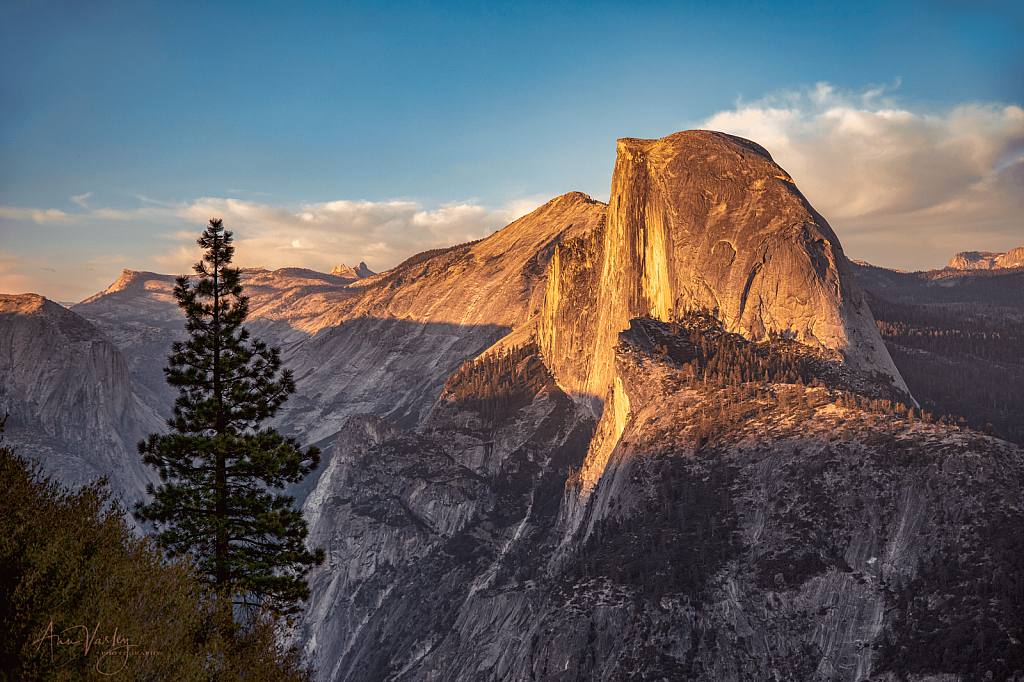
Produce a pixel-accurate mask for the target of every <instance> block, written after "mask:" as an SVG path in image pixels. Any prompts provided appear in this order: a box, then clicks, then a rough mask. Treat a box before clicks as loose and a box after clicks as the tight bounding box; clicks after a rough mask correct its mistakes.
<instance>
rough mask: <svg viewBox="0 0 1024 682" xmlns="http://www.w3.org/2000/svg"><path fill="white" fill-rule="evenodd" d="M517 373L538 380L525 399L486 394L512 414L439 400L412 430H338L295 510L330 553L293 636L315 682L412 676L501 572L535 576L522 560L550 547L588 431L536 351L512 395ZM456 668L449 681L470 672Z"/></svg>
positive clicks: (370, 425) (369, 420)
mask: <svg viewBox="0 0 1024 682" xmlns="http://www.w3.org/2000/svg"><path fill="white" fill-rule="evenodd" d="M531 363H532V365H531ZM526 365H531V367H532V371H534V372H540V373H541V374H543V375H544V376H542V377H541V381H539V382H537V384H536V386H537V388H535V389H534V390H525V389H524V390H519V391H518V393H519V394H518V395H517V396H509V395H503V396H492V397H493V398H495V401H494V404H499V403H501V404H503V405H508V404H509V402H508V401H509V400H510V399H511V400H512V401H513V403H514V404H515V405H521V407H519V408H518V409H515V410H512V411H510V412H508V413H507V414H504V415H503V416H502V417H501V418H499V419H495V418H493V417H490V416H488V415H489V414H491V410H490V409H489V408H488V406H487V405H488V404H490V403H487V401H483V402H480V401H474V400H473V399H472V398H471V397H469V396H468V395H466V394H465V392H461V391H453V390H449V391H446V393H445V394H444V395H443V396H442V397H441V399H440V400H439V401H438V404H437V405H436V407H435V409H434V410H433V411H432V413H431V415H430V416H429V418H428V419H427V420H426V422H425V426H424V429H423V431H422V433H419V434H417V433H412V432H409V431H405V430H403V429H399V428H397V427H395V426H394V425H392V424H390V423H388V422H385V421H383V420H381V419H379V418H377V417H374V416H371V415H357V416H354V417H352V418H351V419H350V420H349V421H348V423H347V424H346V426H345V428H344V429H343V430H342V431H341V433H340V434H339V436H338V439H337V440H336V441H335V444H334V446H333V447H332V449H331V452H330V463H329V465H328V467H327V468H326V470H325V471H324V473H323V475H322V476H321V477H320V481H319V484H318V485H317V488H316V490H315V491H314V492H313V493H312V494H311V495H310V496H309V497H308V498H307V501H306V504H305V506H304V509H303V511H304V513H305V514H306V516H307V518H308V519H309V523H310V536H309V542H310V545H311V546H317V547H323V548H324V549H325V550H326V552H327V562H326V563H325V564H324V565H323V566H322V567H320V568H317V569H314V571H313V573H312V574H311V576H310V588H311V590H312V596H311V597H310V600H309V604H310V607H309V608H308V609H307V610H306V612H305V614H304V616H303V618H302V621H301V623H300V624H299V626H298V630H297V632H296V635H295V636H296V640H297V643H299V644H301V645H302V647H303V649H304V651H305V653H306V655H307V658H308V660H309V661H310V662H311V663H313V664H314V665H315V667H316V668H317V670H318V671H319V672H318V679H321V680H336V679H344V680H351V681H356V680H382V679H391V678H394V677H396V676H401V675H403V674H408V673H409V671H411V670H416V669H418V668H419V667H420V665H421V663H422V659H424V657H425V656H428V655H429V654H431V653H432V652H433V651H434V649H435V648H436V646H437V645H438V644H439V643H441V642H442V641H444V640H445V638H447V637H449V636H450V635H451V634H452V632H453V630H452V628H453V627H454V626H455V624H456V621H457V619H458V618H459V617H460V614H461V613H462V612H461V611H460V608H459V606H460V605H476V604H477V603H478V600H479V599H480V598H482V597H483V595H486V594H490V593H491V590H492V588H493V586H494V585H495V584H501V583H504V582H505V581H507V580H508V579H509V578H510V577H511V576H509V575H508V574H507V571H508V570H509V568H510V567H513V568H514V570H516V571H517V573H516V579H519V580H522V579H525V578H526V577H528V575H530V574H532V573H533V572H534V571H535V570H536V569H538V568H539V566H537V565H533V566H531V565H529V561H528V555H530V554H533V555H535V556H537V557H540V556H543V554H544V553H545V552H546V551H550V548H551V547H552V546H553V543H554V542H555V540H556V538H555V537H554V535H553V534H552V532H553V528H554V521H555V519H556V517H557V508H558V504H559V500H560V499H561V496H562V488H563V485H564V482H565V479H566V477H567V476H568V475H569V474H570V473H571V471H572V469H573V468H574V467H578V466H579V464H580V462H581V461H582V458H583V454H584V452H585V450H586V443H587V442H588V441H589V438H590V434H591V432H592V428H593V422H592V420H591V419H590V418H589V415H588V414H587V413H586V412H585V411H582V410H580V409H579V407H578V406H577V405H575V404H574V403H573V402H572V400H570V399H569V397H568V396H566V395H565V394H564V393H563V392H562V391H561V390H559V389H558V388H557V387H556V386H555V385H554V382H553V381H552V380H551V379H550V375H549V374H547V373H546V370H544V369H543V366H542V365H541V364H540V360H539V358H538V357H537V356H536V355H532V354H531V355H528V356H527V357H525V358H524V359H522V360H521V361H517V362H516V363H515V364H513V365H510V366H507V367H505V368H504V372H503V373H500V377H499V378H500V382H499V384H500V385H501V386H504V387H506V388H507V387H510V386H515V384H516V380H515V379H516V376H517V375H519V374H520V373H525V372H526ZM544 377H546V378H544ZM520 388H523V387H520ZM458 395H462V398H460V397H458ZM513 556H515V557H517V558H516V559H515V560H513V559H512V557H513ZM474 608H475V606H474ZM465 648H466V653H467V654H471V655H478V654H479V653H480V649H479V648H478V647H476V646H473V645H468V646H467V647H465ZM459 670H461V673H460V672H458V671H457V670H456V669H452V670H451V671H450V673H451V674H453V675H458V674H462V675H466V674H470V675H471V676H472V673H471V672H469V670H471V669H461V668H460V669H459ZM460 679H469V678H465V677H463V678H460Z"/></svg>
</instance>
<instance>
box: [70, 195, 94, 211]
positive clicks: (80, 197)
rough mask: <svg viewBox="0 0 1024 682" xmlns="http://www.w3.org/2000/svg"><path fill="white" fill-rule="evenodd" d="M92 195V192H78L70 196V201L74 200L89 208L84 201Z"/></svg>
mask: <svg viewBox="0 0 1024 682" xmlns="http://www.w3.org/2000/svg"><path fill="white" fill-rule="evenodd" d="M91 196H92V192H86V193H85V194H79V195H78V196H74V197H71V201H73V202H75V203H76V204H78V205H79V206H81V207H82V208H89V205H88V204H87V203H85V200H86V199H88V198H89V197H91Z"/></svg>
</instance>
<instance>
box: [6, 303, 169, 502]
mask: <svg viewBox="0 0 1024 682" xmlns="http://www.w3.org/2000/svg"><path fill="white" fill-rule="evenodd" d="M0 415H9V417H8V421H7V426H6V433H5V434H4V437H5V441H6V442H7V443H9V444H12V445H14V446H15V447H16V448H17V451H18V452H19V453H20V454H22V455H26V456H28V457H30V458H33V459H35V460H37V461H39V462H40V463H41V464H42V465H43V467H44V470H45V472H46V473H47V474H48V475H51V476H54V477H55V478H56V479H57V480H59V481H60V482H62V483H64V484H65V485H70V486H80V485H83V484H85V483H88V482H89V481H92V480H96V479H98V478H100V477H102V476H108V477H110V484H111V488H112V489H113V490H114V491H115V492H117V493H122V494H124V495H125V498H126V501H127V502H130V501H132V500H137V499H141V498H142V496H143V494H144V491H145V487H146V484H147V483H148V482H150V481H152V480H155V477H154V476H153V475H152V474H151V473H150V472H148V471H147V470H146V468H145V467H143V465H142V463H141V461H140V460H139V456H138V454H137V452H136V449H135V447H136V443H137V441H138V440H140V439H141V437H142V436H143V429H144V428H146V427H152V426H154V424H155V423H156V422H157V421H158V420H157V419H156V418H155V417H154V416H153V415H150V414H147V412H146V411H145V409H144V407H143V406H141V405H137V404H136V399H135V395H134V393H133V392H132V385H131V380H130V378H129V374H128V367H127V365H126V364H125V361H124V358H123V357H122V355H121V353H120V351H119V350H118V348H117V346H116V345H114V343H113V342H112V341H111V340H110V339H109V338H107V337H106V336H105V335H104V334H103V333H102V332H100V331H99V330H98V329H96V327H94V326H93V325H92V324H90V323H89V322H88V321H86V320H84V319H83V318H81V317H80V316H78V315H76V314H75V313H73V312H71V311H69V310H66V309H65V308H64V307H63V306H61V305H58V304H56V303H54V302H53V301H49V300H47V299H45V298H43V297H42V296H38V295H36V294H24V295H20V296H11V295H0Z"/></svg>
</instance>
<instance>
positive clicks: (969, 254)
mask: <svg viewBox="0 0 1024 682" xmlns="http://www.w3.org/2000/svg"><path fill="white" fill-rule="evenodd" d="M946 267H947V268H948V269H950V270H993V269H995V268H1020V267H1024V246H1018V247H1017V248H1016V249H1011V250H1010V251H1007V252H1006V253H993V252H991V251H961V252H960V253H958V254H956V255H955V256H953V257H952V258H950V259H949V262H948V263H946Z"/></svg>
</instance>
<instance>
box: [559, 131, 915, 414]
mask: <svg viewBox="0 0 1024 682" xmlns="http://www.w3.org/2000/svg"><path fill="white" fill-rule="evenodd" d="M576 247H577V248H576V251H575V253H573V254H570V253H569V252H568V249H567V246H566V245H563V246H562V247H561V248H563V249H566V250H565V251H564V252H563V253H559V254H557V257H556V258H555V259H554V260H553V262H552V268H553V272H552V277H551V278H550V280H549V283H548V289H547V293H548V296H547V298H546V300H545V310H544V318H543V322H542V333H541V338H542V344H543V346H544V349H545V351H546V353H547V354H548V355H550V356H551V357H552V358H555V359H554V360H553V365H554V369H555V371H556V373H557V374H558V375H559V379H560V380H561V381H563V383H565V384H566V386H568V387H569V388H570V389H571V390H572V391H574V392H576V393H581V394H587V395H591V396H596V397H598V398H600V397H603V396H605V395H607V394H608V390H609V385H610V378H611V375H612V364H611V363H612V353H611V349H612V347H613V346H614V345H615V342H616V337H617V335H618V333H619V332H620V331H622V330H623V329H625V328H626V327H627V326H628V322H629V320H630V319H632V318H634V317H645V316H651V317H654V318H656V319H660V320H663V321H669V320H670V319H673V318H674V317H677V316H678V315H680V314H681V313H683V312H686V311H691V310H700V309H707V310H710V311H711V312H713V314H714V315H715V316H716V317H718V319H720V320H721V321H722V322H723V324H724V325H725V327H726V329H727V330H728V331H731V332H736V333H740V334H742V335H743V336H745V337H747V338H749V339H751V340H755V341H758V340H762V339H765V338H766V337H768V336H769V335H770V334H771V333H773V332H774V333H777V334H779V335H781V336H784V337H787V338H792V339H795V340H797V341H800V342H801V343H804V344H807V345H810V346H815V347H818V348H821V349H824V350H827V351H832V352H834V353H836V354H837V355H838V356H840V357H842V358H843V359H844V360H845V361H846V362H847V363H848V364H849V365H850V366H851V367H853V368H854V369H856V370H858V371H860V372H862V373H865V374H868V375H871V374H877V375H881V376H883V377H885V378H887V379H889V380H891V381H892V382H893V383H894V385H895V386H896V387H897V388H899V389H901V390H903V391H906V386H905V385H904V384H903V380H902V379H901V378H900V376H899V372H898V371H897V370H896V367H895V366H894V365H893V363H892V360H891V359H890V358H889V355H888V353H887V352H886V350H885V347H884V345H883V344H882V341H881V338H880V337H879V334H878V330H877V328H876V327H875V323H874V319H873V318H872V316H871V312H870V310H869V309H868V307H867V303H866V302H865V299H864V296H863V293H862V292H861V290H860V287H859V286H858V285H857V282H856V281H855V280H854V277H853V274H852V272H851V270H850V265H849V263H848V262H847V259H846V256H845V254H844V253H843V250H842V247H841V246H840V244H839V240H838V238H837V237H836V235H835V233H834V232H833V231H832V228H831V227H829V225H828V223H827V222H826V221H825V219H824V218H822V217H821V215H820V214H818V212H817V211H815V210H814V209H813V208H812V207H811V206H810V204H808V203H807V200H806V199H805V198H804V197H803V195H802V194H800V191H799V190H798V189H797V188H796V186H795V185H794V184H793V180H792V179H791V178H790V177H789V175H788V174H787V173H786V172H785V171H783V170H782V169H781V168H780V167H779V166H777V165H776V164H775V163H774V162H773V161H772V159H771V156H770V155H769V154H768V152H767V151H765V150H764V149H763V148H761V147H760V146H758V145H757V144H754V143H753V142H750V141H748V140H744V139H741V138H738V137H733V136H730V135H725V134H722V133H715V132H710V131H700V130H696V131H686V132H681V133H676V134H675V135H670V136H669V137H666V138H663V139H660V140H639V139H632V138H626V139H622V140H619V145H618V159H617V160H616V163H615V172H614V175H613V177H612V189H611V200H610V203H609V208H608V217H607V225H606V226H605V227H604V229H603V235H602V236H601V238H600V241H599V242H596V241H592V242H590V243H585V241H584V242H580V243H578V244H577V245H576ZM566 256H569V257H568V258H567V257H566ZM573 256H575V257H573ZM569 261H572V262H571V263H569ZM584 281H585V282H586V284H587V285H589V287H590V290H589V291H585V292H583V291H580V287H579V285H580V284H581V283H583V282H584ZM568 290H573V291H574V292H575V295H576V296H577V297H580V296H582V297H583V298H584V299H587V298H589V300H587V301H585V302H586V303H591V304H593V309H592V311H591V312H586V313H584V314H582V315H579V317H578V318H577V319H575V320H573V319H568V318H570V317H571V316H572V315H573V313H575V312H577V311H578V310H579V309H578V307H577V306H578V304H579V303H580V301H577V300H570V299H567V298H566V294H565V292H566V291H568ZM562 358H568V360H562ZM577 358H578V359H577ZM560 364H561V365H562V366H559V365H560ZM584 375H585V379H584V378H583V377H584Z"/></svg>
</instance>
